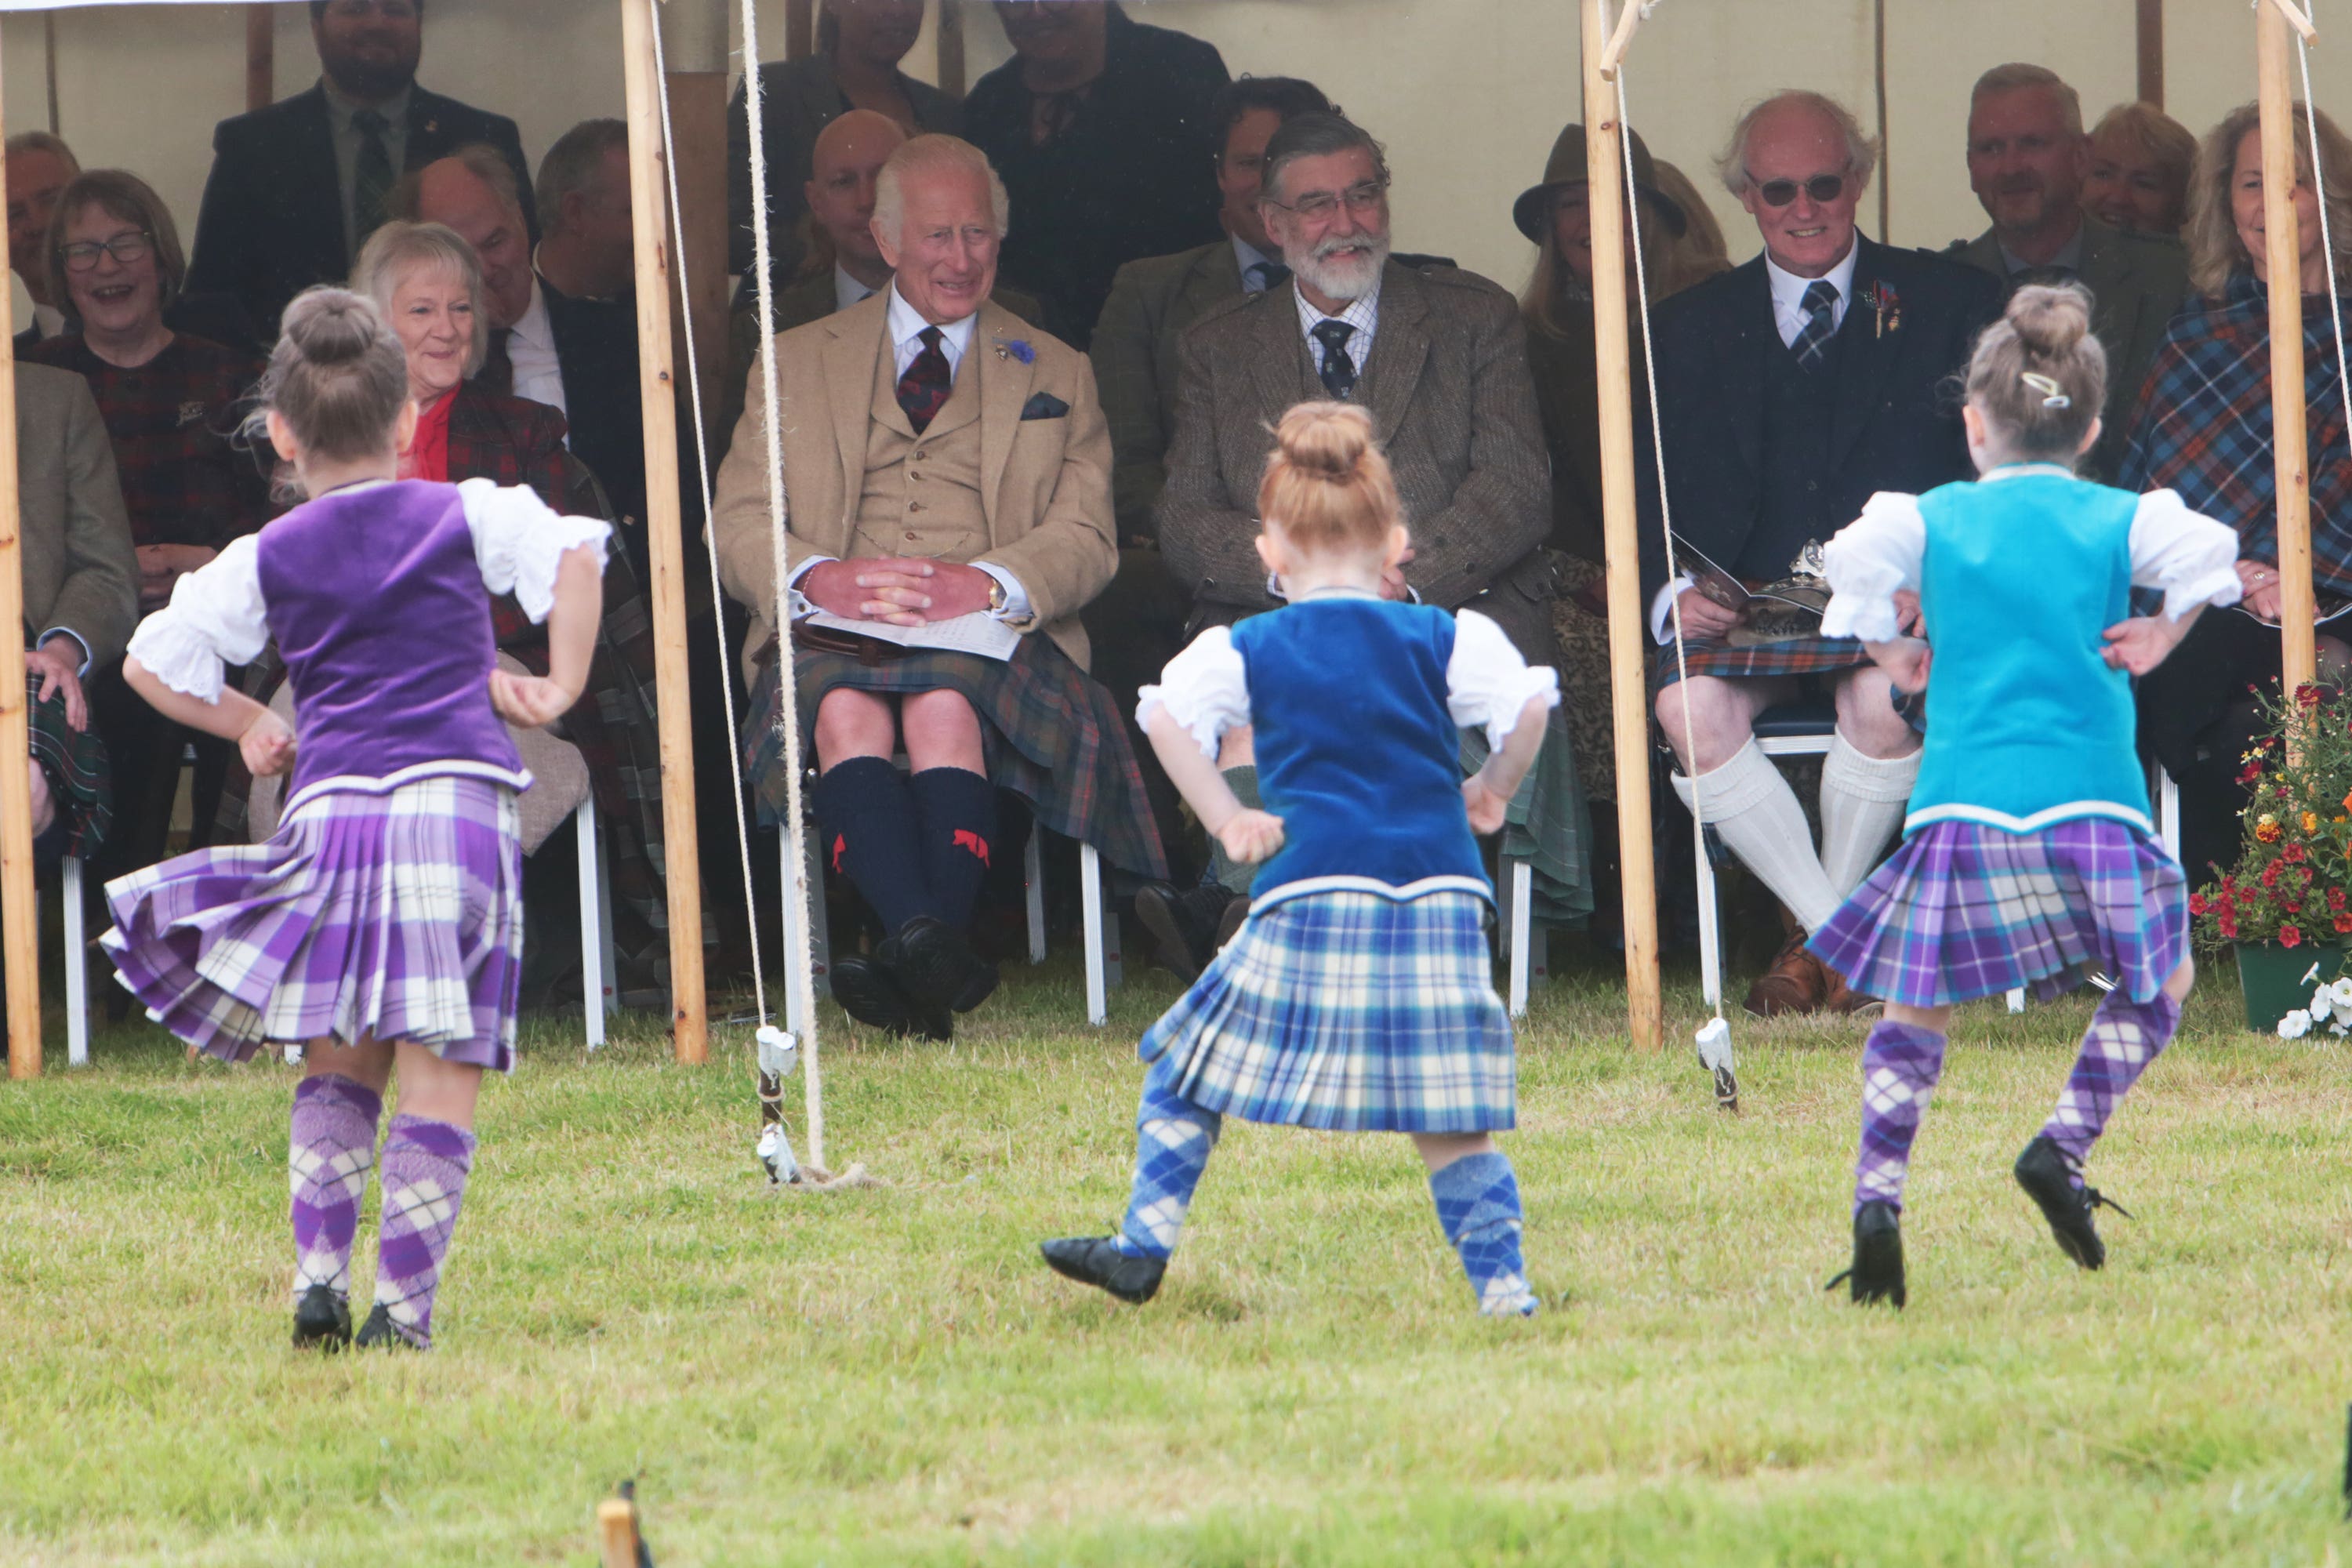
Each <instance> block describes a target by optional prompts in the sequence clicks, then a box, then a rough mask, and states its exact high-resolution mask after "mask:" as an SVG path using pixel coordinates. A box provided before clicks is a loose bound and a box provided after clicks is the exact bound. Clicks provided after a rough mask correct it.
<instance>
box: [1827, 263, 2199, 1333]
mask: <svg viewBox="0 0 2352 1568" xmlns="http://www.w3.org/2000/svg"><path fill="white" fill-rule="evenodd" d="M2090 312H2091V300H2090V296H2089V295H2088V294H2087V293H2085V292H2084V290H2083V289H2080V288H2078V287H2076V286H2074V285H2072V284H2067V285H2063V286H2060V287H2055V288H2048V287H2032V288H2025V289H2019V290H2018V291H2017V293H2016V295H2015V296H2014V297H2013V298H2012V299H2011V301H2010V304H2009V310H2008V313H2007V314H2006V315H2005V316H2004V318H2003V319H2002V320H2000V321H1996V322H1994V323H1993V324H1992V325H1991V326H1990V327H1987V328H1986V329H1985V331H1984V334H1983V336H1982V337H1980V338H1979V340H1978V342H1977V348H1976V353H1975V355H1974V357H1973V358H1972V359H1971V360H1970V362H1969V370H1968V406H1967V408H1966V410H1965V411H1964V417H1965V420H1966V423H1967V426H1968V435H1969V455H1970V456H1971V457H1973V458H1975V460H1976V465H1977V469H1978V473H1979V478H1978V479H1976V480H1975V481H1974V482H1972V483H1965V484H1951V485H1945V486H1943V487H1942V488H1940V489H1934V490H1930V491H1928V492H1927V494H1926V495H1921V496H1906V495H1889V494H1881V495H1877V496H1874V497H1872V498H1871V500H1870V503H1869V505H1868V506H1866V507H1865V508H1864V510H1863V515H1862V518H1861V520H1860V521H1856V522H1854V523H1853V525H1851V526H1850V527H1848V528H1847V529H1845V530H1844V531H1843V532H1841V533H1840V534H1839V535H1838V537H1837V538H1836V539H1835V540H1834V541H1832V542H1831V544H1830V547H1829V551H1828V572H1829V579H1830V585H1831V587H1832V590H1833V591H1834V595H1835V596H1834V597H1833V598H1832V600H1831V602H1830V606H1829V610H1828V613H1827V615H1826V616H1824V618H1823V625H1822V630H1823V631H1824V632H1825V633H1827V634H1828V635H1830V636H1832V637H1860V638H1862V639H1863V640H1864V643H1866V644H1867V645H1868V647H1869V648H1870V653H1871V657H1872V658H1875V659H1876V660H1877V661H1878V663H1879V664H1880V665H1881V666H1882V667H1883V668H1885V669H1886V671H1887V672H1888V673H1889V674H1890V675H1892V676H1893V677H1894V678H1895V684H1896V685H1897V686H1899V687H1901V688H1902V689H1904V690H1906V691H1919V690H1922V689H1925V691H1926V692H1927V749H1926V752H1925V753H1924V754H1923V756H1922V758H1921V762H1920V767H1919V778H1918V782H1917V784H1916V785H1915V786H1914V787H1913V791H1912V795H1911V804H1910V809H1909V813H1908V815H1907V816H1906V819H1905V822H1904V836H1905V837H1904V842H1903V846H1902V847H1901V848H1900V849H1898V850H1897V851H1896V852H1895V855H1894V856H1893V858H1890V859H1889V860H1887V862H1886V863H1885V865H1884V866H1881V867H1880V868H1878V870H1877V872H1876V873H1875V874H1874V875H1873V876H1872V877H1871V878H1870V879H1869V880H1868V881H1866V882H1864V884H1863V886H1862V887H1861V888H1860V889H1857V890H1856V891H1855V893H1854V895H1853V898H1851V899H1849V900H1847V901H1846V902H1845V904H1844V905H1843V907H1842V908H1841V909H1840V910H1838V911H1837V913H1836V914H1835V915H1834V916H1833V917H1832V919H1831V920H1830V921H1828V923H1826V924H1825V925H1823V926H1822V928H1821V930H1819V931H1816V932H1815V933H1814V934H1813V938H1812V942H1811V947H1812V951H1813V952H1815V953H1816V954H1817V955H1818V956H1819V957H1820V958H1821V959H1822V961H1823V962H1824V963H1829V964H1830V965H1832V967H1833V968H1835V969H1836V970H1837V971H1838V972H1839V973H1842V974H1843V975H1845V976H1846V977H1847V980H1848V984H1852V985H1853V987H1854V988H1855V989H1856V990H1859V991H1864V992H1867V993H1869V994H1872V995H1874V996H1883V997H1885V999H1886V1014H1885V1018H1883V1019H1882V1020H1881V1021H1880V1022H1879V1023H1878V1024H1877V1025H1876V1026H1874V1028H1873V1029H1872V1030H1871V1032H1870V1037H1869V1039H1868V1040H1866V1041H1865V1042H1864V1046H1863V1054H1862V1077H1863V1107H1862V1149H1861V1153H1860V1155H1859V1157H1858V1159H1857V1161H1856V1164H1855V1170H1854V1192H1853V1268H1851V1269H1849V1270H1848V1271H1847V1273H1845V1274H1843V1275H1841V1276H1840V1277H1839V1279H1843V1280H1846V1281H1848V1282H1849V1283H1850V1285H1851V1289H1852V1295H1853V1300H1855V1301H1857V1302H1868V1301H1878V1300H1885V1301H1891V1302H1892V1303H1893V1304H1894V1305H1895V1306H1897V1307H1900V1306H1902V1305H1903V1302H1904V1300H1905V1287H1904V1274H1903V1240H1902V1230H1901V1219H1900V1216H1901V1213H1902V1208H1903V1181H1904V1174H1905V1172H1906V1167H1907V1164H1908V1162H1909V1158H1910V1152H1911V1142H1912V1139H1913V1137H1914V1136H1915V1135H1916V1132H1917V1131H1918V1127H1919V1119H1920V1115H1921V1113H1922V1112H1923V1111H1924V1110H1926V1109H1927V1099H1928V1096H1929V1095H1930V1094H1931V1093H1932V1092H1933V1091H1934V1089H1935V1087H1936V1081H1937V1078H1938V1077H1940V1076H1941V1074H1942V1071H1943V1063H1944V1046H1945V1037H1946V1029H1947V1027H1948V1024H1949V1021H1950V1018H1951V1012H1952V1005H1953V1004H1955V1003H1958V1002H1966V1001H1969V1000H1971V999H1973V998H1976V997H1979V996H1993V995H1999V994H2002V993H2005V992H2008V991H2011V990H2013V989H2016V988H2018V987H2021V986H2022V987H2031V988H2032V989H2033V990H2034V991H2035V992H2036V993H2038V994H2042V995H2044V996H2048V995H2053V994H2057V993H2059V992H2061V991H2063V990H2066V989H2069V988H2071V987H2072V986H2073V985H2074V984H2078V983H2079V982H2080V981H2082V980H2083V979H2084V978H2087V977H2088V976H2089V975H2091V974H2093V973H2105V974H2106V975H2108V976H2111V977H2112V978H2113V980H2114V981H2115V988H2114V989H2113V990H2112V991H2110V992H2108V993H2107V995H2106V997H2105V1000H2104V1001H2102V1002H2101V1003H2100V1005H2099V1009H2098V1012H2097V1013H2096V1014H2095V1015H2094V1016H2093V1017H2092V1020H2091V1026H2090V1029H2089V1032H2088V1033H2087V1034H2086V1035H2085V1036H2084V1039H2083V1044H2082V1050H2081V1053H2080V1054H2079V1055H2078V1056H2077V1058H2075V1062H2074V1071H2073V1073H2072V1075H2071V1076H2070V1077H2069V1078H2068V1079H2067V1081H2066V1087H2065V1089H2063V1091H2062V1092H2061V1093H2060V1095H2059V1097H2058V1105H2057V1109H2056V1110H2054V1111H2053V1113H2052V1114H2051V1117H2050V1120H2049V1121H2048V1122H2047V1123H2046V1124H2045V1125H2044V1126H2043V1127H2042V1131H2041V1132H2040V1134H2038V1135H2037V1136H2036V1137H2035V1138H2034V1139H2033V1141H2032V1142H2030V1143H2028V1144H2027V1145H2026V1147H2025V1152H2023V1153H2022V1154H2021V1155H2019V1156H2018V1159H2017V1164H2016V1175H2017V1180H2018V1183H2019V1184H2020V1185H2021V1186H2022V1187H2024V1189H2025V1191H2026V1192H2027V1193H2028V1194H2030V1195H2031V1196H2032V1198H2033V1200H2034V1202H2035V1203H2036V1204H2037V1205H2040V1207H2041V1210H2042V1216H2043V1217H2044V1218H2045V1219H2046V1220H2047V1221H2048V1222H2049V1225H2050V1229H2051V1233H2052V1234H2053V1236H2054V1237H2056V1239H2057V1242H2058V1246H2059V1248H2060V1249H2061V1250H2062V1251H2063V1252H2064V1253H2065V1255H2066V1256H2067V1257H2068V1258H2072V1259H2073V1260H2074V1262H2075V1263H2077V1264H2079V1265H2081V1266H2082V1267H2083V1268H2098V1267H2099V1266H2100V1265H2101V1264H2102V1263H2103V1262H2104V1261H2105V1257H2106V1253H2105V1247H2104V1246H2103V1245H2102V1244H2101V1242H2100V1240H2099V1236H2098V1231H2097V1229H2096V1227H2095V1226H2094V1225H2093V1224H2092V1211H2093V1210H2094V1209H2095V1208H2096V1207H2097V1206H2098V1205H2100V1204H2101V1203H2103V1202H2105V1200H2104V1199H2103V1198H2101V1197H2100V1195H2099V1194H2098V1192H2097V1191H2096V1190H2095V1189H2094V1188H2091V1187H2089V1186H2086V1185H2085V1184H2084V1180H2083V1162H2084V1159H2085V1158H2087V1157H2088V1155H2089V1154H2090V1152H2091V1146H2092V1144H2093V1143H2094V1142H2096V1141H2097V1139H2098V1136H2099V1133H2100V1131H2102V1129H2103V1128H2104V1127H2105V1124H2106V1121H2107V1118H2108V1117H2109V1116H2110V1115H2111V1114H2113V1113H2114V1111H2115V1109H2116V1106H2117V1105H2118V1104H2120V1103H2121V1102H2122V1100H2123V1097H2124V1095H2125V1094H2126V1092H2128V1091H2129V1089H2130V1088H2131V1086H2132V1084H2133V1082H2134V1081H2135V1080H2136V1079H2137V1078H2138V1077H2139V1075H2140V1073H2141V1072H2142V1070H2144V1069H2145V1068H2147V1064H2148V1063H2149V1062H2151V1061H2153V1060H2155V1059H2156V1057H2157V1054H2158V1052H2160V1051H2162V1050H2163V1049H2164V1047H2165V1046H2166V1045H2167V1043H2168V1042H2169V1041H2170V1040H2171V1038H2172V1035H2173V1031H2174V1030H2175V1029H2176V1028H2177V1027H2179V1023H2180V1005H2181V1003H2182V1002H2183V1000H2185V999H2186V998H2187V996H2188V994H2189V985H2190V983H2191V981H2192V980H2193V978H2194V975H2195V971H2194V968H2193V966H2192V965H2191V963H2189V920H2188V908H2187V901H2186V881H2185V879H2184V877H2183V876H2182V873H2181V868H2180V866H2179V863H2178V862H2177V861H2175V860H2174V859H2173V858H2172V857H2171V856H2170V855H2169V854H2168V853H2167V852H2166V850H2165V848H2164V847H2163V845H2162V844H2161V843H2159V842H2158V840H2157V839H2156V838H2155V837H2153V836H2152V834H2151V832H2150V825H2149V821H2148V801H2147V784H2146V781H2145V779H2144V777H2143V776H2142V774H2141V772H2140V766H2139V761H2138V756H2137V752H2136V750H2135V748H2134V744H2133V710H2132V697H2131V678H2132V677H2133V676H2135V675H2143V674H2146V673H2147V671H2148V670H2150V669H2153V668H2156V666H2157V665H2158V664H2159V663H2161V662H2163V659H2164V658H2165V656H2166V655H2167V654H2168V653H2170V652H2171V651H2172V649H2173V647H2174V646H2175V645H2176V644H2178V643H2179V640H2180V638H2181V637H2182V636H2183V635H2185V634H2186V633H2187V631H2188V629H2189V625H2190V624H2191V623H2192V622H2193V621H2194V620H2195V618H2196V616H2197V615H2198V613H2199V612H2200V610H2201V609H2202V608H2203V607H2204V606H2205V605H2209V604H2213V605H2228V604H2232V603H2234V602H2235V601H2236V600H2237V598H2238V595H2239V580H2238V574H2237V572H2236V568H2235V562H2236V557H2237V535H2236V534H2235V533H2234V532H2233V531H2231V529H2229V528H2227V527H2225V526H2223V525H2222V524H2221V523H2218V522H2214V521H2211V520H2210V519H2207V518H2203V517H2200V516H2198V515H2196V514H2195V513H2193V512H2191V511H2189V510H2188V509H2187V508H2186V507H2185V506H2183V505H2182V504H2181V501H2180V498H2179V496H2177V495H2176V494H2174V493H2173V492H2172V491H2170V490H2157V491H2153V492H2151V493H2150V494H2147V495H2142V496H2136V495H2131V494H2128V493H2126V492H2125V491H2122V490H2116V489H2108V488H2107V487H2105V486H2104V485H2096V484H2092V483H2090V482H2088V481H2086V480H2084V479H2076V478H2075V477H2074V462H2075V460H2076V459H2077V458H2080V457H2081V456H2082V455H2083V454H2084V453H2085V452H2088V451H2089V450H2090V449H2091V447H2092V445H2093V444H2094V443H2095V441H2097V439H2098V437H2099V418H2098V410H2099V407H2100V405H2101V403H2102V401H2103V399H2104V398H2105V392H2106V356H2105V352H2104V351H2103V350H2102V349H2101V348H2100V346H2099V341H2098V339H2096V338H2095V337H2093V336H2092V335H2091V331H2090V325H2091V314H2090ZM2135 588H2140V589H2149V590H2158V591H2161V592H2162V594H2163V595H2164V603H2163V606H2162V608H2161V609H2160V610H2159V611H2158V613H2157V614H2155V615H2152V616H2135V615H2133V614H2132V612H2131V604H2130V595H2131V592H2132V590H2133V589H2135ZM1903 594H1916V595H1917V598H1918V605H1919V619H1920V630H1921V632H1922V634H1923V635H1922V636H1920V637H1906V636H1904V635H1902V626H1901V616H1900V614H1899V612H1898V610H1897V608H1896V603H1895V601H1896V597H1897V595H1903ZM1931 649H1932V652H1931ZM1931 672H1932V679H1931V678H1930V677H1931ZM2107 1206H2109V1207H2114V1206H2115V1205H2112V1204H2110V1205H2107ZM1837 1283H1838V1280H1835V1279H1833V1280H1832V1281H1831V1284H1832V1286H1834V1285H1836V1284H1837Z"/></svg>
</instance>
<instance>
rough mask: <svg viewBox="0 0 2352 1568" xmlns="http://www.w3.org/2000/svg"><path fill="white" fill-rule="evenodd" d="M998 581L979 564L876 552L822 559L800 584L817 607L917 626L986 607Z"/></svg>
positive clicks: (852, 617) (864, 618)
mask: <svg viewBox="0 0 2352 1568" xmlns="http://www.w3.org/2000/svg"><path fill="white" fill-rule="evenodd" d="M994 582H995V579H993V578H992V577H991V576H990V575H989V574H987V573H985V572H983V571H982V570H981V569H980V568H979V567H977V566H963V565H959V564H957V563H953V562H949V561H926V560H923V559H921V558H919V557H915V556H902V555H876V556H867V557H866V558H864V559H862V560H857V561H823V562H819V563H817V564H816V565H814V566H812V567H810V568H809V569H808V571H807V572H806V573H804V574H802V577H801V581H800V590H801V595H802V596H803V598H805V599H807V600H808V602H809V603H810V604H812V605H815V606H816V607H817V608H818V609H820V610H824V611H828V612H830V613H831V614H834V615H836V616H843V617H845V618H846V619H849V620H859V621H887V622H888V623H889V624H890V625H892V626H922V625H924V624H925V623H927V622H930V621H947V620H953V619H954V618H955V617H956V616H970V615H976V614H979V613H981V612H983V611H985V610H986V609H987V608H988V607H989V606H988V594H989V589H990V588H991V587H992V585H993V584H994Z"/></svg>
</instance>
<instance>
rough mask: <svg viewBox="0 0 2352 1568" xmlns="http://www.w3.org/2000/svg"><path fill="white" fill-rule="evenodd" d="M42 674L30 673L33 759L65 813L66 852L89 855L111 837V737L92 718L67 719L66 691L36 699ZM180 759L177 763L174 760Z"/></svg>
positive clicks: (78, 856) (28, 719) (28, 715)
mask: <svg viewBox="0 0 2352 1568" xmlns="http://www.w3.org/2000/svg"><path fill="white" fill-rule="evenodd" d="M40 689H41V678H40V677H39V676H37V675H34V674H31V673H29V672H28V673H27V674H26V677H25V709H26V728H27V729H28V730H29V731H31V734H32V740H33V757H34V760H35V761H37V762H38V763H40V764H41V772H42V773H45V774H47V776H48V781H49V794H50V795H51V796H53V797H54V798H55V799H56V801H57V805H58V810H59V811H61V812H63V813H64V814H65V817H66V844H65V852H66V853H67V854H68V855H70V856H72V857H73V858H75V859H77V860H88V859H89V858H91V857H93V856H95V855H96V854H97V853H98V852H99V850H100V848H101V847H104V845H105V843H106V830H107V827H108V825H109V824H110V823H111V822H112V820H113V816H114V787H113V773H112V772H111V771H110V768H109V766H108V764H107V760H106V742H103V741H101V740H100V739H99V738H98V726H97V725H95V724H92V725H91V726H90V727H89V729H87V730H84V731H81V733H79V734H76V733H74V731H72V730H71V729H70V728H68V726H67V724H66V700H65V698H64V696H63V695H58V696H55V697H52V698H50V699H49V700H47V702H40V701H37V700H35V699H36V697H37V695H38V693H39V692H40ZM175 765H176V764H175Z"/></svg>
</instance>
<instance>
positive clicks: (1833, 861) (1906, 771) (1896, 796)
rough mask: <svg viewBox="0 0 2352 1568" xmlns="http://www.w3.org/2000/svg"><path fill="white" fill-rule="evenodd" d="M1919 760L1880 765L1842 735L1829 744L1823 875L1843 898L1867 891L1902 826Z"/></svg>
mask: <svg viewBox="0 0 2352 1568" xmlns="http://www.w3.org/2000/svg"><path fill="white" fill-rule="evenodd" d="M1919 756H1920V753H1919V752H1912V753H1911V754H1910V755H1909V756H1907V757H1897V758H1895V760H1893V761H1892V762H1881V761H1879V760H1878V759H1877V758H1875V757H1865V756H1864V755H1863V754H1862V753H1861V752H1857V751H1855V750H1854V749H1853V747H1852V746H1849V745H1847V744H1846V743H1845V737H1844V736H1843V735H1840V736H1838V737H1837V738H1836V739H1835V740H1832V742H1830V751H1829V755H1828V756H1826V757H1823V758H1822V870H1823V871H1824V872H1826V873H1827V874H1828V876H1829V879H1830V886H1831V887H1832V888H1834V889H1837V895H1838V897H1839V898H1841V899H1843V898H1845V897H1847V896H1848V895H1850V894H1851V893H1853V890H1854V889H1856V888H1859V887H1861V886H1862V883H1863V879H1864V878H1865V877H1868V876H1869V875H1870V873H1871V871H1872V870H1873V869H1874V868H1875V867H1876V866H1877V864H1878V854H1879V851H1880V850H1882V849H1884V848H1885V847H1886V841H1887V840H1888V839H1889V838H1892V837H1894V836H1895V829H1897V828H1899V827H1901V826H1903V814H1904V811H1905V810H1906V808H1907V807H1908V805H1910V802H1911V785H1912V784H1914V783H1915V782H1916V780H1917V779H1918V777H1919Z"/></svg>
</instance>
